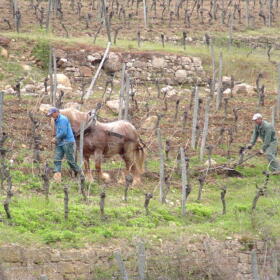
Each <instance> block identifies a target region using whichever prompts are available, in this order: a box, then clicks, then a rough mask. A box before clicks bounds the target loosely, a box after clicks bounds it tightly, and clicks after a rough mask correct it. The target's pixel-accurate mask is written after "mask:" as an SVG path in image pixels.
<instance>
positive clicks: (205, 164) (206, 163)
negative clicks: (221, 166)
mask: <svg viewBox="0 0 280 280" xmlns="http://www.w3.org/2000/svg"><path fill="white" fill-rule="evenodd" d="M210 162H211V166H213V165H215V164H217V162H216V161H215V160H214V159H211V160H210ZM204 166H206V167H209V160H206V161H205V163H204Z"/></svg>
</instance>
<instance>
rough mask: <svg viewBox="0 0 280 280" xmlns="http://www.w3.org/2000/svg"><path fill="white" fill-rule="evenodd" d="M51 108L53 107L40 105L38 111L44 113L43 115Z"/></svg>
mask: <svg viewBox="0 0 280 280" xmlns="http://www.w3.org/2000/svg"><path fill="white" fill-rule="evenodd" d="M51 107H53V106H52V105H50V104H41V105H40V107H39V111H40V112H42V113H44V114H47V113H48V111H49V109H50V108H51Z"/></svg>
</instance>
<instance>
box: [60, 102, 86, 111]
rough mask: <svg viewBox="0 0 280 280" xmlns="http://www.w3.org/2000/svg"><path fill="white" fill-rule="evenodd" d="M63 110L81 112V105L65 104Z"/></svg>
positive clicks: (74, 103)
mask: <svg viewBox="0 0 280 280" xmlns="http://www.w3.org/2000/svg"><path fill="white" fill-rule="evenodd" d="M63 107H64V109H69V108H71V109H75V110H81V107H82V105H81V104H79V103H76V102H67V103H66V104H64V106H63Z"/></svg>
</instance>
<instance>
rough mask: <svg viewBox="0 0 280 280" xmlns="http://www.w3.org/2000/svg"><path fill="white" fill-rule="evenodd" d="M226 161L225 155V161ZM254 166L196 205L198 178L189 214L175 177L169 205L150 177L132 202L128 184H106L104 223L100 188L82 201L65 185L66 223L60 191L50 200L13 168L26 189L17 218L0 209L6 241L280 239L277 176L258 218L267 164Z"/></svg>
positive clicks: (54, 189)
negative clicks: (149, 194)
mask: <svg viewBox="0 0 280 280" xmlns="http://www.w3.org/2000/svg"><path fill="white" fill-rule="evenodd" d="M224 160H225V159H223V158H220V161H221V162H223V161H224ZM192 162H195V159H194V161H192ZM255 164H256V166H255V167H249V166H246V167H241V168H239V171H240V172H241V173H243V175H244V177H243V178H227V179H225V178H223V176H218V178H217V179H216V180H214V181H213V179H211V180H210V181H209V182H206V184H205V186H204V190H203V194H202V200H201V201H200V202H197V201H196V198H197V191H198V181H197V179H196V178H192V179H191V185H192V193H191V195H190V197H189V198H188V201H187V215H186V217H182V216H181V207H180V200H181V194H180V181H179V180H178V179H176V178H175V179H174V178H173V179H172V183H171V191H170V193H169V194H168V196H167V204H161V203H160V202H159V199H158V192H159V190H158V189H157V188H156V189H155V185H156V184H157V182H156V181H154V180H151V179H144V184H143V188H137V189H131V190H129V196H128V202H127V203H125V202H124V201H123V200H122V197H123V191H124V187H123V186H120V185H115V186H107V187H106V196H107V197H106V207H105V214H106V218H105V219H102V218H101V216H100V214H99V193H100V191H101V190H102V188H103V187H102V186H100V185H98V184H97V183H94V184H92V185H91V192H90V193H91V196H90V201H89V202H88V203H84V202H83V201H82V200H81V197H80V196H79V195H78V192H77V184H76V183H75V182H74V181H71V182H65V183H66V184H68V185H69V187H70V203H69V219H68V220H67V221H66V220H64V209H63V198H64V196H63V191H62V186H56V185H54V184H52V185H51V195H50V199H49V201H48V202H47V201H45V198H44V193H43V191H42V189H41V188H42V187H41V182H40V181H39V179H38V178H37V177H32V176H31V175H28V174H24V173H22V172H20V171H13V172H12V176H13V182H14V184H15V185H17V186H19V185H21V188H20V194H16V195H15V196H14V197H13V198H12V202H11V205H10V209H11V214H12V217H13V218H12V220H11V221H8V220H7V219H6V218H5V212H4V210H3V208H0V216H1V217H2V220H3V222H2V223H1V224H0V232H1V234H0V240H1V241H0V242H15V241H17V242H23V243H27V244H28V243H30V242H34V240H35V242H37V243H45V244H48V245H52V246H58V247H83V246H85V244H90V243H96V242H101V243H107V242H110V239H112V238H113V239H126V240H128V242H129V240H133V239H134V238H135V237H142V238H149V239H151V240H157V239H163V238H169V239H171V240H172V239H174V238H175V239H176V238H177V237H178V236H180V235H192V234H205V233H207V234H209V235H210V236H213V237H216V238H219V239H224V238H226V237H228V236H234V235H239V236H243V235H244V236H247V235H250V236H253V238H261V237H264V236H267V235H269V236H270V237H272V238H273V237H277V236H278V235H279V234H280V230H279V218H280V207H279V205H278V204H279V203H278V202H279V196H280V191H279V190H278V180H277V178H276V177H272V178H271V181H270V183H269V185H268V190H269V191H268V193H267V195H266V196H265V197H261V198H260V200H259V202H258V205H257V210H256V212H255V215H254V216H253V218H252V213H251V205H252V200H253V198H254V195H255V192H256V188H255V183H258V184H259V185H260V184H262V182H263V180H264V178H263V177H264V176H263V175H262V173H261V172H262V169H263V161H262V160H259V161H257V162H256V163H255ZM148 166H150V167H152V166H154V171H156V170H157V168H158V165H157V164H156V162H154V161H151V162H149V164H148ZM253 172H254V173H253ZM219 177H220V178H219ZM223 185H226V186H227V195H226V201H227V214H226V215H222V214H221V211H222V205H221V201H220V187H221V186H223ZM30 189H32V190H36V193H33V194H32V193H30ZM154 189H155V193H154V198H153V199H152V200H151V202H150V214H149V215H148V216H147V215H146V213H145V209H144V208H143V203H144V193H145V192H148V191H149V192H152V191H153V190H154ZM2 194H3V193H2ZM1 199H3V197H2V198H1ZM19 235H20V238H18V236H19Z"/></svg>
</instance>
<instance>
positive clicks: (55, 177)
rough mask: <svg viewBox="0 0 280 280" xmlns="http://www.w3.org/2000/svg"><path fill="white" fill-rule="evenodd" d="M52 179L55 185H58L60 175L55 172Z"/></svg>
mask: <svg viewBox="0 0 280 280" xmlns="http://www.w3.org/2000/svg"><path fill="white" fill-rule="evenodd" d="M53 179H54V180H55V182H56V183H60V182H61V173H60V172H55V173H54V175H53Z"/></svg>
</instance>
